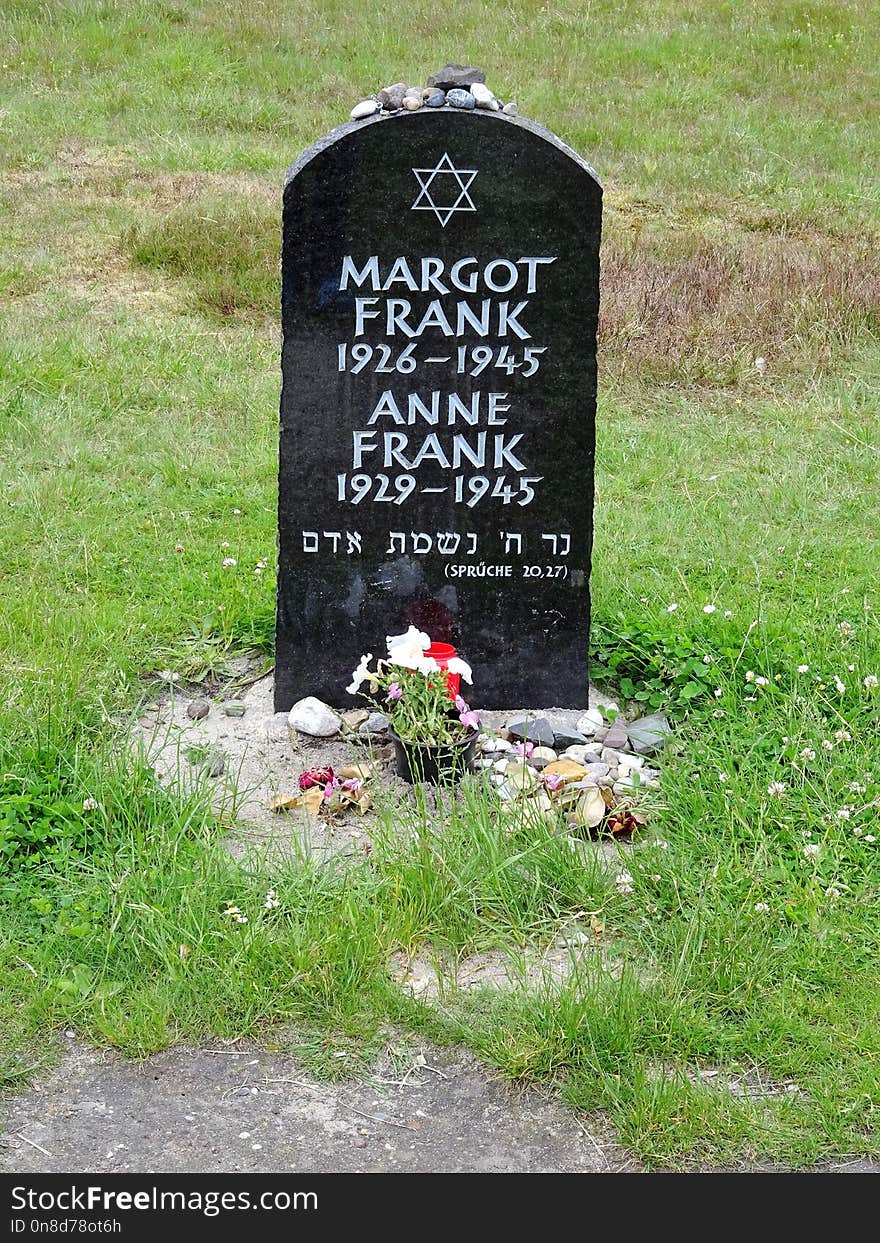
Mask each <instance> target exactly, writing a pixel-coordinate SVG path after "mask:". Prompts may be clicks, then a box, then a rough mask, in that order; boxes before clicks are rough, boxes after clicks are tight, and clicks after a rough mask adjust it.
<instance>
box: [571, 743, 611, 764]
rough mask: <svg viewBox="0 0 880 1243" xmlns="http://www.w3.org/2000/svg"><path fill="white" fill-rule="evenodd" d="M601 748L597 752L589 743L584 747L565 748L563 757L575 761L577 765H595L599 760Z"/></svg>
mask: <svg viewBox="0 0 880 1243" xmlns="http://www.w3.org/2000/svg"><path fill="white" fill-rule="evenodd" d="M601 749H602V748H601V747H600V748H599V749H598V750H597V749H596V748H595V747H594V746H593V745H592V744H591V743H588V744H587V745H586V746H576V745H575V746H571V747H566V748H565V750H564V751H563V755H566V756H568V758H569V759H570V760H575V761H576V762H577V763H578V764H595V763H596V762H597V761H598V760H599V759H600V752H601Z"/></svg>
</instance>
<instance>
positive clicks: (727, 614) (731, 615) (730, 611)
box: [724, 609, 733, 617]
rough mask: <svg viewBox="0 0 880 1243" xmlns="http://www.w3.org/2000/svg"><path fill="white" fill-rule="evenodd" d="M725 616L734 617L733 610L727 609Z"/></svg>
mask: <svg viewBox="0 0 880 1243" xmlns="http://www.w3.org/2000/svg"><path fill="white" fill-rule="evenodd" d="M724 616H725V617H733V609H725V610H724Z"/></svg>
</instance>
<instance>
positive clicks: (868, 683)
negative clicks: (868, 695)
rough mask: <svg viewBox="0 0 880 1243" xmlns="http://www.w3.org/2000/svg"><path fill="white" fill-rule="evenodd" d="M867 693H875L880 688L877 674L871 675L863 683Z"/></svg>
mask: <svg viewBox="0 0 880 1243" xmlns="http://www.w3.org/2000/svg"><path fill="white" fill-rule="evenodd" d="M862 685H863V686H864V688H865V690H866V691H875V690H876V689H877V687H878V686H880V679H878V677H877V674H876V673H869V674H868V676H867V677H866V678H865V680H864V682H863V683H862Z"/></svg>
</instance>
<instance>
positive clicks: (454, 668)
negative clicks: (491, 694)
mask: <svg viewBox="0 0 880 1243" xmlns="http://www.w3.org/2000/svg"><path fill="white" fill-rule="evenodd" d="M446 668H447V669H448V670H449V672H450V673H459V674H461V676H462V677H463V678H464V680H465V682H467V684H468V686H472V685H473V681H474V679H473V676H472V671H471V667H470V665H469V664H468V663H467V661H466V660H462V659H461V657H460V656H453V658H452V660H450V662H449V664H448V665H447V666H446Z"/></svg>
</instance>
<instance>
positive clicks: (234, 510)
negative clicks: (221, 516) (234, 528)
mask: <svg viewBox="0 0 880 1243" xmlns="http://www.w3.org/2000/svg"><path fill="white" fill-rule="evenodd" d="M232 512H233V513H234V514H235V515H236V517H237V516H238V515H239V514H240V513H241V510H240V509H233V511H232Z"/></svg>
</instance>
